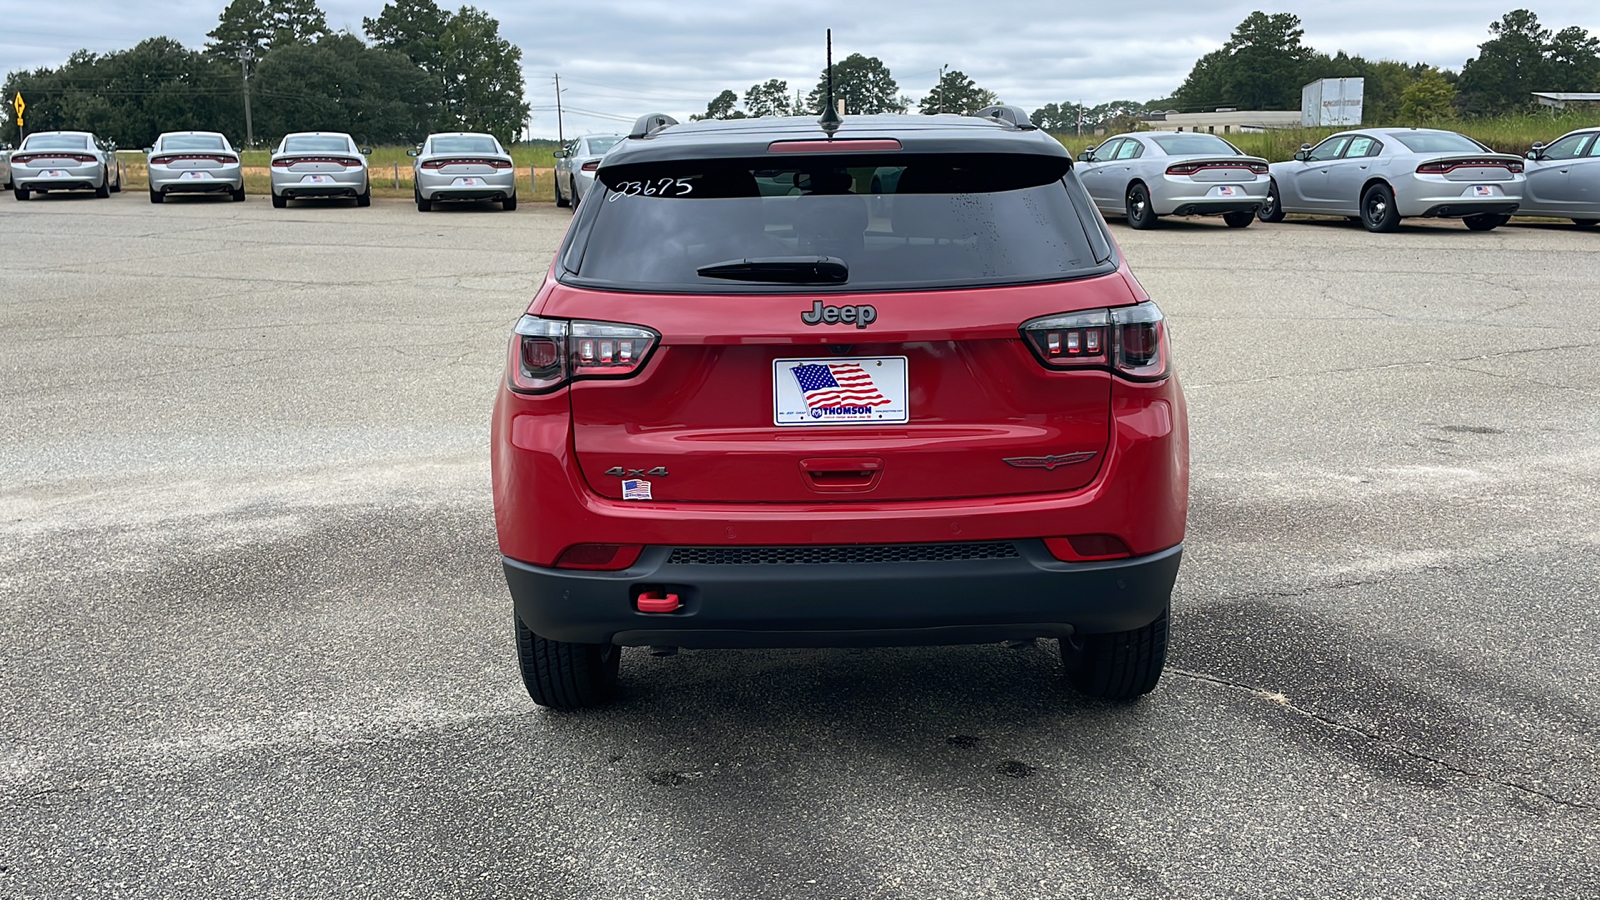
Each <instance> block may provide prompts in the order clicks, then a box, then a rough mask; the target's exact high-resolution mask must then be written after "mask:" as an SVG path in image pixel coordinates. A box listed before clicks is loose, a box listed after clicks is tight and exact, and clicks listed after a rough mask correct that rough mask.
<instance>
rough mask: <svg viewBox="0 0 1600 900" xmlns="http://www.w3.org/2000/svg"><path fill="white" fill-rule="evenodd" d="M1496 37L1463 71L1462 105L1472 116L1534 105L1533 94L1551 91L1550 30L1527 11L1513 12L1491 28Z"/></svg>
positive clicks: (1468, 61)
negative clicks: (1548, 57) (1547, 57)
mask: <svg viewBox="0 0 1600 900" xmlns="http://www.w3.org/2000/svg"><path fill="white" fill-rule="evenodd" d="M1489 32H1490V33H1491V34H1493V35H1494V37H1492V38H1490V39H1489V40H1487V41H1485V42H1483V43H1482V44H1479V45H1478V56H1477V58H1476V59H1469V60H1467V63H1466V65H1465V66H1463V67H1462V68H1461V82H1460V84H1459V85H1458V89H1459V90H1460V92H1461V104H1462V107H1463V109H1464V110H1465V111H1466V112H1467V113H1468V114H1469V115H1494V114H1497V113H1503V112H1507V111H1510V110H1513V109H1517V108H1520V107H1526V106H1528V105H1529V104H1531V103H1532V102H1533V97H1532V92H1534V91H1544V90H1550V86H1549V68H1550V67H1549V65H1548V60H1547V59H1546V58H1545V49H1546V45H1547V44H1548V43H1549V42H1550V39H1551V34H1550V30H1549V29H1547V28H1545V27H1544V26H1542V25H1540V24H1539V17H1538V16H1536V15H1534V14H1533V12H1532V11H1530V10H1526V9H1514V10H1512V11H1511V12H1508V13H1506V14H1505V15H1504V16H1501V17H1500V21H1498V22H1493V23H1491V24H1490V25H1489Z"/></svg>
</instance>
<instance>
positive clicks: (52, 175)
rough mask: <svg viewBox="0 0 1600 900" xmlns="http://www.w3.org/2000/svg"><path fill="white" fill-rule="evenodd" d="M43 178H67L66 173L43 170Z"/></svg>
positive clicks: (58, 170)
mask: <svg viewBox="0 0 1600 900" xmlns="http://www.w3.org/2000/svg"><path fill="white" fill-rule="evenodd" d="M44 177H46V178H65V177H67V173H65V172H63V171H61V170H60V169H45V170H44Z"/></svg>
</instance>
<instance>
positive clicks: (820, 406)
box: [772, 356, 911, 426]
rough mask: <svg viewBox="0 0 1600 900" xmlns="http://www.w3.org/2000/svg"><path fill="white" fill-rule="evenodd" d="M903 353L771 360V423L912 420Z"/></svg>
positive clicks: (892, 421) (893, 422)
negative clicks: (849, 357)
mask: <svg viewBox="0 0 1600 900" xmlns="http://www.w3.org/2000/svg"><path fill="white" fill-rule="evenodd" d="M909 396H910V391H909V390H908V389H907V381H906V358H905V357H904V356H872V357H858V358H854V359H841V358H839V357H836V356H835V357H822V358H818V359H778V360H773V362H772V400H773V416H772V421H773V424H775V425H794V426H804V425H894V424H903V423H905V422H909V421H911V415H910V412H911V411H910V407H909V403H908V397H909Z"/></svg>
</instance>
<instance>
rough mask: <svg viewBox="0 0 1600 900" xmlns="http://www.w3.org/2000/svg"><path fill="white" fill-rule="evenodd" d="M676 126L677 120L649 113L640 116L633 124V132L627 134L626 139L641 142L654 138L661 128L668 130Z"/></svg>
mask: <svg viewBox="0 0 1600 900" xmlns="http://www.w3.org/2000/svg"><path fill="white" fill-rule="evenodd" d="M676 124H678V120H677V119H674V118H673V117H671V116H669V115H667V114H666V113H651V114H650V115H648V116H640V117H639V121H637V122H634V123H633V130H632V131H630V132H628V137H629V138H631V139H633V140H636V141H638V140H643V139H645V138H652V137H655V136H656V135H657V134H659V133H660V132H661V130H662V129H663V128H670V127H672V126H673V125H676Z"/></svg>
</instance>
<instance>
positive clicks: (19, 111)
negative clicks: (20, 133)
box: [11, 91, 28, 128]
mask: <svg viewBox="0 0 1600 900" xmlns="http://www.w3.org/2000/svg"><path fill="white" fill-rule="evenodd" d="M11 105H12V106H14V107H16V109H17V127H18V128H21V127H22V111H23V110H25V109H27V108H28V104H26V103H23V102H22V92H21V91H17V99H15V100H13V101H11Z"/></svg>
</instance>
